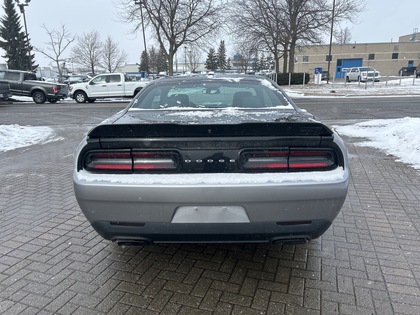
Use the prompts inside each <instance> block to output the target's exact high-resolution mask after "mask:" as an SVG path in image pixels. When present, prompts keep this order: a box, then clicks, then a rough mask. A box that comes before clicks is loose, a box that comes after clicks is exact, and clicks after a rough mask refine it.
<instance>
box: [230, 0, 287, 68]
mask: <svg viewBox="0 0 420 315" xmlns="http://www.w3.org/2000/svg"><path fill="white" fill-rule="evenodd" d="M280 2H281V1H279V0H243V1H236V2H233V3H232V7H231V11H230V16H231V18H230V21H231V25H232V28H231V29H232V32H233V34H236V37H237V38H246V42H247V43H249V44H251V45H252V46H254V47H259V48H263V49H266V50H268V51H269V52H270V53H271V54H273V56H274V58H275V59H276V60H278V59H279V58H280V57H281V56H282V51H285V50H286V48H284V47H285V46H287V43H288V41H289V34H288V33H287V32H285V31H284V26H283V24H282V23H283V20H284V10H282V7H281V6H280V4H281V3H280ZM237 45H238V47H241V46H243V43H241V42H237ZM282 48H283V49H282ZM276 72H279V65H278V63H276Z"/></svg>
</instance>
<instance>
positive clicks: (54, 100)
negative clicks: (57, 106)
mask: <svg viewBox="0 0 420 315" xmlns="http://www.w3.org/2000/svg"><path fill="white" fill-rule="evenodd" d="M57 101H58V99H56V98H49V99H48V102H50V103H53V104H54V103H57Z"/></svg>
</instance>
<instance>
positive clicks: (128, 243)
mask: <svg viewBox="0 0 420 315" xmlns="http://www.w3.org/2000/svg"><path fill="white" fill-rule="evenodd" d="M114 242H115V243H116V244H117V245H118V246H121V247H133V246H147V245H150V244H151V243H152V242H151V241H150V240H147V239H135V240H130V239H117V240H114Z"/></svg>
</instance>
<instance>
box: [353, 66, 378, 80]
mask: <svg viewBox="0 0 420 315" xmlns="http://www.w3.org/2000/svg"><path fill="white" fill-rule="evenodd" d="M380 78H381V73H380V72H379V71H378V70H376V69H374V68H371V67H353V68H350V69H348V71H346V81H347V82H351V81H360V82H366V81H373V80H375V82H378V81H379V79H380Z"/></svg>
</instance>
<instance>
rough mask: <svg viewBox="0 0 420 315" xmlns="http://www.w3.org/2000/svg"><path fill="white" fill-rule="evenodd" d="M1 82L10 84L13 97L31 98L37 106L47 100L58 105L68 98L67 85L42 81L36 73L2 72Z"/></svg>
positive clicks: (0, 74) (7, 70)
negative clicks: (59, 101) (58, 102)
mask: <svg viewBox="0 0 420 315" xmlns="http://www.w3.org/2000/svg"><path fill="white" fill-rule="evenodd" d="M0 80H2V81H6V82H7V83H9V85H10V92H11V93H12V95H16V96H30V97H32V99H33V100H34V102H35V103H37V104H43V103H45V102H46V101H47V100H48V101H49V102H50V103H56V102H57V101H58V100H61V99H63V98H66V97H67V93H68V86H67V85H66V84H60V83H52V82H44V81H40V80H38V78H37V76H36V74H35V73H33V72H29V71H21V70H10V69H5V70H0Z"/></svg>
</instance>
